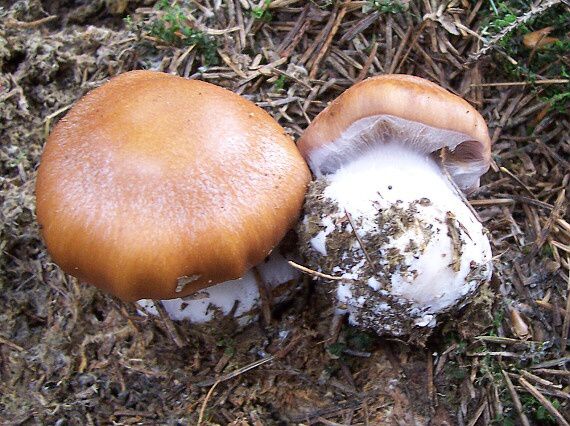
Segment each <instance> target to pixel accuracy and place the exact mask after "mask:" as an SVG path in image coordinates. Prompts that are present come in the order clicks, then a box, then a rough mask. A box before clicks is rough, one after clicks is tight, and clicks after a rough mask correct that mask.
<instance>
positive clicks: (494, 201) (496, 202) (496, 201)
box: [469, 198, 515, 207]
mask: <svg viewBox="0 0 570 426" xmlns="http://www.w3.org/2000/svg"><path fill="white" fill-rule="evenodd" d="M469 204H471V205H472V206H474V207H484V206H500V205H503V204H515V200H511V199H508V198H491V199H488V200H469Z"/></svg>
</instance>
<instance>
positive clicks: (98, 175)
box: [36, 71, 310, 320]
mask: <svg viewBox="0 0 570 426" xmlns="http://www.w3.org/2000/svg"><path fill="white" fill-rule="evenodd" d="M309 177H310V176H309V171H308V168H307V165H306V163H305V162H304V160H303V158H302V157H301V156H300V154H299V152H298V150H297V148H296V146H295V144H294V143H293V141H292V140H291V139H290V138H289V137H288V136H287V135H286V134H285V131H284V130H283V128H281V127H280V126H279V125H278V124H277V123H276V122H275V121H274V120H273V119H272V118H271V117H270V116H269V114H267V113H266V112H265V111H263V110H262V109H261V108H259V107H257V106H256V105H254V104H253V103H251V102H249V101H247V100H245V99H244V98H242V97H240V96H238V95H236V94H234V93H231V92H230V91H228V90H225V89H223V88H220V87H217V86H214V85H212V84H209V83H205V82H201V81H195V80H187V79H184V78H180V77H175V76H171V75H167V74H164V73H159V72H152V71H133V72H128V73H125V74H122V75H120V76H118V77H116V78H113V79H111V80H110V81H109V82H108V83H106V84H104V85H103V86H101V87H99V88H97V89H95V90H93V91H91V92H90V93H88V94H87V95H86V96H84V97H83V98H82V99H81V100H79V101H78V102H77V103H76V104H75V105H74V107H73V108H72V109H71V110H70V111H69V113H68V114H67V115H66V116H65V117H64V118H63V119H62V120H61V121H60V122H59V123H58V124H57V126H56V127H55V128H54V130H53V132H52V133H51V135H50V137H49V139H48V141H47V144H46V146H45V150H44V153H43V156H42V161H41V165H40V167H39V170H38V176H37V186H36V197H37V218H38V221H39V223H40V225H41V230H42V235H43V238H44V240H45V243H46V245H47V248H48V251H49V253H50V254H51V256H52V258H53V259H54V260H55V262H56V263H57V264H58V265H59V266H60V267H61V268H62V269H63V270H64V271H66V272H67V273H69V274H71V275H73V276H75V277H78V278H79V279H81V280H82V281H84V282H87V283H90V284H94V285H96V286H98V287H100V288H101V289H103V290H105V291H107V292H109V293H112V294H114V295H116V296H118V297H119V298H121V299H123V300H126V301H135V300H138V299H174V298H182V300H180V301H179V302H178V303H177V304H176V303H175V304H172V303H170V304H168V303H167V304H166V305H167V307H172V309H171V315H172V316H173V317H174V318H182V317H190V318H192V319H194V320H199V315H194V314H196V310H199V309H202V311H201V312H202V313H203V314H204V315H202V319H203V320H207V319H210V318H211V317H212V315H213V312H214V311H216V310H218V311H220V312H221V313H223V314H227V313H229V312H230V311H231V310H232V307H234V306H235V305H236V302H237V304H238V313H237V315H238V316H239V315H240V314H245V313H246V311H250V310H251V309H253V308H254V307H256V306H258V300H259V297H260V293H259V289H258V287H259V285H265V284H266V283H259V282H258V281H259V280H255V279H247V280H240V278H242V277H244V276H246V275H247V276H248V277H249V278H252V276H253V274H252V273H250V272H248V271H251V268H253V267H254V266H255V265H258V264H260V263H263V261H264V259H265V258H266V257H267V256H268V255H269V254H270V253H271V252H272V250H273V249H274V248H275V247H276V246H277V244H278V243H279V242H280V240H281V239H282V238H283V237H284V235H285V234H286V232H287V231H288V230H289V229H291V228H292V227H293V226H294V225H295V223H296V221H297V219H298V216H299V213H300V210H301V207H302V203H303V198H304V195H305V192H306V187H307V183H308V181H309ZM270 264H271V265H276V266H275V268H276V269H275V271H276V272H275V271H274V272H267V270H266V269H268V268H269V269H270V270H272V268H270V267H265V269H263V268H262V270H263V271H264V272H263V273H261V274H255V276H262V277H263V276H265V277H266V278H267V281H268V282H267V284H270V285H271V286H277V285H279V284H283V283H284V282H287V281H288V280H290V279H291V278H292V277H294V276H295V275H294V272H292V271H291V270H290V269H287V267H285V266H283V265H286V263H285V261H284V259H280V260H279V258H278V257H276V258H274V259H273V260H272V261H271V262H270ZM226 281H231V282H230V283H228V284H225V285H223V286H222V287H215V284H219V283H224V282H226ZM212 286H214V287H212ZM206 289H209V290H206ZM208 291H210V292H211V293H212V294H209V293H208ZM197 292H199V293H197ZM193 294H194V296H192V295H193ZM197 294H198V296H197ZM184 298H189V299H188V300H187V301H184ZM197 299H199V300H200V303H199V304H198V305H196V304H193V303H194V302H192V301H196V300H197ZM239 305H241V308H240V307H239ZM145 306H149V303H146V304H145ZM188 307H190V308H188ZM187 308H188V309H187ZM185 310H187V312H186V314H187V315H184V312H183V311H185ZM234 313H235V309H234Z"/></svg>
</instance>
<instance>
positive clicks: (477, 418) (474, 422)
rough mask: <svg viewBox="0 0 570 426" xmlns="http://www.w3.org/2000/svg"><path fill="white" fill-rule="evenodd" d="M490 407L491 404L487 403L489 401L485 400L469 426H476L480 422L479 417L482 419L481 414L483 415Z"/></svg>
mask: <svg viewBox="0 0 570 426" xmlns="http://www.w3.org/2000/svg"><path fill="white" fill-rule="evenodd" d="M488 405H489V403H488V402H487V400H484V401H483V403H482V404H481V406H480V407H479V408H478V409H477V412H476V413H475V415H474V416H473V418H472V419H471V420H470V421H469V423H467V426H475V425H476V424H477V421H478V420H479V417H481V414H483V411H485V408H487V406H488Z"/></svg>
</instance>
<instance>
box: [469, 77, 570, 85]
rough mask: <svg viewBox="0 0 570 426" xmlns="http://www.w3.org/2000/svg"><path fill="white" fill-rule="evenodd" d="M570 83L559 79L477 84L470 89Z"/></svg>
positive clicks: (567, 80)
mask: <svg viewBox="0 0 570 426" xmlns="http://www.w3.org/2000/svg"><path fill="white" fill-rule="evenodd" d="M566 83H570V80H569V79H564V78H558V79H550V80H536V81H505V82H501V83H475V84H471V85H470V87H506V86H530V85H533V84H566Z"/></svg>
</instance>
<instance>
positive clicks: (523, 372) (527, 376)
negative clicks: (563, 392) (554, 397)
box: [521, 370, 562, 389]
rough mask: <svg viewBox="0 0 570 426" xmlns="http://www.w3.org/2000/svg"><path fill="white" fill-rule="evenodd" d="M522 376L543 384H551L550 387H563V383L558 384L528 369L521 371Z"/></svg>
mask: <svg viewBox="0 0 570 426" xmlns="http://www.w3.org/2000/svg"><path fill="white" fill-rule="evenodd" d="M521 376H523V377H524V378H525V379H528V380H531V381H533V382H535V383H536V384H539V385H542V386H547V387H548V386H550V387H553V388H555V389H562V385H556V384H554V383H552V382H551V381H550V380H546V379H543V378H542V377H539V376H537V375H536V374H532V373H529V372H528V371H526V370H522V371H521Z"/></svg>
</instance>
